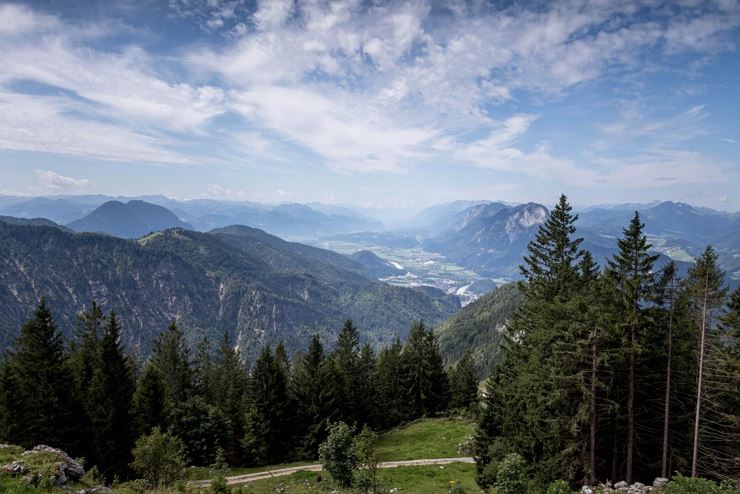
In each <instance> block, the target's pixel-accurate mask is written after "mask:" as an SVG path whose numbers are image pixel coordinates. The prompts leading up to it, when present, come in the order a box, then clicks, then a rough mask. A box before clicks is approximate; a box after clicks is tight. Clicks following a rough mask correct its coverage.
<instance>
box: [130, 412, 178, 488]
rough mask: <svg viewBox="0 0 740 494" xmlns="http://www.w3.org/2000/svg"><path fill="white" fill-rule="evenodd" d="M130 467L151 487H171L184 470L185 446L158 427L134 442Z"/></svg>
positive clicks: (175, 437)
mask: <svg viewBox="0 0 740 494" xmlns="http://www.w3.org/2000/svg"><path fill="white" fill-rule="evenodd" d="M133 455H134V461H133V462H131V466H132V467H133V469H134V470H136V472H137V473H139V474H140V475H141V476H142V477H144V479H145V480H146V481H147V482H148V483H149V485H151V486H153V487H165V486H169V485H172V484H173V483H175V481H177V480H178V479H180V478H182V476H183V473H184V469H185V446H184V445H183V444H182V441H181V440H180V438H178V437H177V436H173V435H171V434H168V433H166V432H165V433H163V432H162V431H161V430H160V429H159V427H155V428H154V429H152V432H151V434H149V435H148V436H147V435H144V436H141V437H140V438H139V439H137V440H136V446H135V447H134V450H133Z"/></svg>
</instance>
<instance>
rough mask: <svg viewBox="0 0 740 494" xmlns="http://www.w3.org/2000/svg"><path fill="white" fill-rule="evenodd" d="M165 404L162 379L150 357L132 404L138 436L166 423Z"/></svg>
mask: <svg viewBox="0 0 740 494" xmlns="http://www.w3.org/2000/svg"><path fill="white" fill-rule="evenodd" d="M164 406H165V401H164V387H163V385H162V379H161V378H160V376H159V372H158V371H157V368H156V366H155V365H154V363H153V362H152V361H151V359H150V360H149V361H147V363H146V364H144V370H143V371H142V373H141V376H140V377H139V381H138V382H137V383H136V390H135V391H134V396H133V402H132V404H131V416H132V420H133V426H134V431H135V432H136V436H137V437H139V436H142V435H147V434H149V433H150V432H151V431H152V429H154V428H155V427H161V426H162V425H164V424H165V423H166V420H165V409H164Z"/></svg>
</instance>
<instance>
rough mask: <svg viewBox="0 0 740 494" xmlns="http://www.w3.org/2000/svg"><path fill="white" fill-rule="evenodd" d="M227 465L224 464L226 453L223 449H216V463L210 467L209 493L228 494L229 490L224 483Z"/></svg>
mask: <svg viewBox="0 0 740 494" xmlns="http://www.w3.org/2000/svg"><path fill="white" fill-rule="evenodd" d="M228 473H229V465H227V464H226V453H225V452H224V450H223V448H218V449H216V461H215V462H214V463H213V465H211V493H212V494H229V493H230V492H231V489H230V488H229V487H228V484H227V483H226V475H227V474H228Z"/></svg>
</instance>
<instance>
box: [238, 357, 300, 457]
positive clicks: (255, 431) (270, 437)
mask: <svg viewBox="0 0 740 494" xmlns="http://www.w3.org/2000/svg"><path fill="white" fill-rule="evenodd" d="M287 385H288V376H287V375H286V374H285V367H284V363H283V362H278V361H277V360H276V359H275V355H274V354H273V352H272V349H271V348H270V347H265V348H263V350H262V352H261V353H260V355H259V357H258V358H257V361H256V362H255V365H254V369H253V371H252V376H251V379H250V380H249V401H250V406H249V409H248V413H247V417H246V432H245V438H244V441H243V444H244V446H245V449H246V450H247V454H248V455H249V456H250V460H251V461H252V462H253V463H256V464H261V463H265V462H279V461H280V460H282V459H283V458H285V456H286V454H287V452H288V449H289V447H290V435H291V434H290V431H291V427H290V420H291V404H290V401H289V397H288V390H287Z"/></svg>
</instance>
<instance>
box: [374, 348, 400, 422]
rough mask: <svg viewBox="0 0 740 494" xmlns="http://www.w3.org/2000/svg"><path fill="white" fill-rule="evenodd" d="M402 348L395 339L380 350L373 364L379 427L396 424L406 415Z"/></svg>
mask: <svg viewBox="0 0 740 494" xmlns="http://www.w3.org/2000/svg"><path fill="white" fill-rule="evenodd" d="M402 349H403V345H402V344H401V341H400V340H398V339H397V340H396V341H394V342H393V344H391V345H390V346H387V347H384V348H382V349H381V350H380V353H379V354H378V359H377V362H376V364H375V390H376V393H377V404H376V406H377V409H378V410H381V411H382V412H383V413H380V414H378V416H377V426H378V428H379V429H387V428H390V427H393V426H395V425H398V424H399V423H401V421H403V418H404V416H406V408H407V406H408V402H407V400H406V393H405V391H404V389H403V386H404V382H403V362H402V360H401V351H402Z"/></svg>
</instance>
